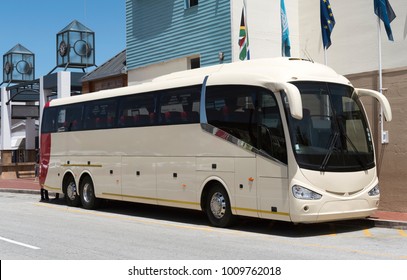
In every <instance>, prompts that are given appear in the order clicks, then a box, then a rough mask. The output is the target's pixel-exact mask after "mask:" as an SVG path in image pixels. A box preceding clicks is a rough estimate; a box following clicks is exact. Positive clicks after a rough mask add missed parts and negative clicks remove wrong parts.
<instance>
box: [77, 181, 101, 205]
mask: <svg viewBox="0 0 407 280" xmlns="http://www.w3.org/2000/svg"><path fill="white" fill-rule="evenodd" d="M81 201H82V206H83V208H85V209H95V208H97V207H98V206H99V199H97V198H96V196H95V189H94V187H93V182H92V179H91V178H90V177H85V178H84V179H83V181H82V183H81Z"/></svg>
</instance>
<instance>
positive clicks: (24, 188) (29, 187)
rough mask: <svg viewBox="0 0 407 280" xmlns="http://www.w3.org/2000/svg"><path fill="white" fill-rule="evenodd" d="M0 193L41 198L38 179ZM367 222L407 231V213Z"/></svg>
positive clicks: (3, 187) (2, 183) (5, 184)
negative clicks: (25, 194)
mask: <svg viewBox="0 0 407 280" xmlns="http://www.w3.org/2000/svg"><path fill="white" fill-rule="evenodd" d="M0 192H13V193H30V194H38V197H40V185H39V183H38V179H36V178H24V179H0ZM51 196H52V195H51ZM367 221H368V222H369V223H373V225H374V226H377V227H389V228H398V229H407V213H402V212H389V211H376V212H375V213H374V214H373V215H372V216H371V217H369V218H368V219H367Z"/></svg>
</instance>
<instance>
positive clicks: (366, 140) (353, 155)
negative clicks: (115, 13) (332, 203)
mask: <svg viewBox="0 0 407 280" xmlns="http://www.w3.org/2000/svg"><path fill="white" fill-rule="evenodd" d="M293 84H294V85H295V86H297V87H298V89H299V91H300V93H301V99H302V104H303V118H302V120H297V119H294V118H292V117H291V116H290V114H288V113H287V116H288V117H287V118H288V124H289V129H290V137H291V143H292V149H293V151H294V155H295V157H296V160H297V162H298V165H299V166H300V167H301V168H304V169H311V170H318V171H333V172H351V171H360V170H367V169H370V168H373V167H374V166H375V163H374V155H373V143H372V136H371V133H370V130H369V127H368V125H367V120H366V116H365V114H364V110H363V108H362V105H361V102H360V101H359V98H358V96H357V94H354V91H353V88H352V87H350V86H346V85H340V84H333V83H323V82H295V83H293ZM285 107H286V110H287V111H288V102H285Z"/></svg>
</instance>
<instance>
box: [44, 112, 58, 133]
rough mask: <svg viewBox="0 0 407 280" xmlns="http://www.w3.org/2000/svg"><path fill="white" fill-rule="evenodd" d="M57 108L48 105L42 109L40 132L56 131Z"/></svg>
mask: <svg viewBox="0 0 407 280" xmlns="http://www.w3.org/2000/svg"><path fill="white" fill-rule="evenodd" d="M57 120H58V115H57V108H55V107H50V108H45V109H44V114H43V117H42V125H41V132H42V133H53V132H56V131H57Z"/></svg>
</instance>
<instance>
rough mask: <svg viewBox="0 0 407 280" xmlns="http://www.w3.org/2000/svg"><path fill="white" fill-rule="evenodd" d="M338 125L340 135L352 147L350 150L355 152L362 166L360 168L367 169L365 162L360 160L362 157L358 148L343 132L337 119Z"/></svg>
mask: <svg viewBox="0 0 407 280" xmlns="http://www.w3.org/2000/svg"><path fill="white" fill-rule="evenodd" d="M338 124H339V125H338V126H339V131H340V133H341V135H342V136H345V138H346V141H348V143H349V144H350V146H351V147H352V150H353V151H354V152H355V156H356V159H357V161H358V162H359V163H360V165H361V166H362V168H363V169H364V170H367V166H366V163H365V162H364V161H363V160H362V157H361V156H360V153H359V150H358V149H357V148H356V146H355V144H353V142H352V140H351V139H350V138H349V136H348V134H347V133H346V132H345V129H344V127H343V125H342V124H341V122H340V121H338Z"/></svg>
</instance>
